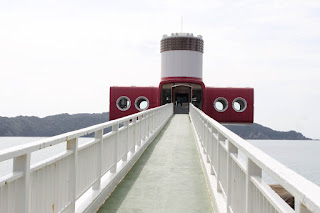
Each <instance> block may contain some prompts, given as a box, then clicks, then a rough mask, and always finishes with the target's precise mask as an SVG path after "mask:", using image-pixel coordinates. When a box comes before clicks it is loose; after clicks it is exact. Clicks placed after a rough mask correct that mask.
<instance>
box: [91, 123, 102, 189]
mask: <svg viewBox="0 0 320 213" xmlns="http://www.w3.org/2000/svg"><path fill="white" fill-rule="evenodd" d="M94 138H95V139H96V140H98V141H99V142H98V144H97V146H98V149H96V157H97V165H96V176H95V178H96V182H95V183H94V184H93V187H92V189H93V190H98V189H100V184H101V174H102V155H103V153H102V151H103V129H100V130H98V131H96V132H95V133H94Z"/></svg>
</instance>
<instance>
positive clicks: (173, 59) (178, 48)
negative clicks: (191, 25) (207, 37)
mask: <svg viewBox="0 0 320 213" xmlns="http://www.w3.org/2000/svg"><path fill="white" fill-rule="evenodd" d="M202 55H203V39H202V36H200V35H199V36H197V37H196V36H193V34H192V33H172V34H171V36H167V35H164V36H163V37H162V40H161V80H162V81H163V80H168V79H171V78H179V77H184V78H192V79H197V80H201V81H202Z"/></svg>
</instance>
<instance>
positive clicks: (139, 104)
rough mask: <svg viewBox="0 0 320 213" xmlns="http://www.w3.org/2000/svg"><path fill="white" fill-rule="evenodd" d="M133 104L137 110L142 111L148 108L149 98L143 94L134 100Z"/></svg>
mask: <svg viewBox="0 0 320 213" xmlns="http://www.w3.org/2000/svg"><path fill="white" fill-rule="evenodd" d="M135 106H136V108H137V110H139V111H143V110H146V109H148V108H149V100H148V98H146V97H144V96H140V97H138V98H137V99H136V101H135Z"/></svg>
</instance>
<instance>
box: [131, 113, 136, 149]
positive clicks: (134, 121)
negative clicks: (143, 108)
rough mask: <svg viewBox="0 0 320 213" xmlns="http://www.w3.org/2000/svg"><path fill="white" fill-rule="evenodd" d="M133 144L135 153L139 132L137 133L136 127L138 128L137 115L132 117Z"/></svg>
mask: <svg viewBox="0 0 320 213" xmlns="http://www.w3.org/2000/svg"><path fill="white" fill-rule="evenodd" d="M132 128H133V130H132V136H131V137H132V144H133V147H132V148H131V153H135V152H136V140H137V138H136V137H137V134H136V129H137V117H134V118H133V119H132Z"/></svg>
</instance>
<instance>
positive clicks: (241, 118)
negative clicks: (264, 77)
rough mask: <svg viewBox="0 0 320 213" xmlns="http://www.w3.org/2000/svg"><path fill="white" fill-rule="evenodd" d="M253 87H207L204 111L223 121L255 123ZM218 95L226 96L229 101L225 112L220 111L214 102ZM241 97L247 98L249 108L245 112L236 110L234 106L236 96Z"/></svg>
mask: <svg viewBox="0 0 320 213" xmlns="http://www.w3.org/2000/svg"><path fill="white" fill-rule="evenodd" d="M253 92H254V91H253V88H212V87H206V89H205V95H204V98H205V100H206V101H205V105H204V109H203V111H204V112H205V113H206V114H207V115H209V116H210V117H212V118H213V119H215V120H217V121H218V122H222V123H253V110H254V104H253V103H254V102H253V101H254V93H253ZM218 97H224V98H225V99H226V100H227V101H228V108H227V110H226V111H224V112H218V111H217V110H216V109H215V108H214V106H213V102H214V101H215V99H216V98H218ZM237 97H241V98H243V99H245V100H246V102H247V108H246V110H244V111H243V112H236V111H235V110H234V109H233V107H232V102H233V100H234V99H235V98H237Z"/></svg>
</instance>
